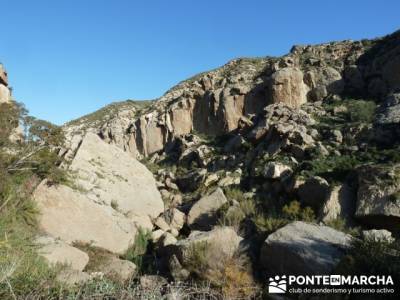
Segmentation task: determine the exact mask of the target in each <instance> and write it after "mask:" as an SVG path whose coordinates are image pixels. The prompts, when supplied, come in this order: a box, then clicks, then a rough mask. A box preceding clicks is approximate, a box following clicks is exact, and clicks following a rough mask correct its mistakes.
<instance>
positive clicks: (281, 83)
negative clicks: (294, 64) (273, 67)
mask: <svg viewBox="0 0 400 300" xmlns="http://www.w3.org/2000/svg"><path fill="white" fill-rule="evenodd" d="M271 80H272V84H271V92H272V101H273V102H274V103H284V104H286V105H288V106H291V107H300V105H302V104H303V103H306V102H307V91H308V90H307V86H306V85H305V84H304V82H303V72H302V71H301V70H299V69H298V68H289V67H288V68H283V69H281V70H278V71H276V72H275V73H274V74H273V75H272V77H271Z"/></svg>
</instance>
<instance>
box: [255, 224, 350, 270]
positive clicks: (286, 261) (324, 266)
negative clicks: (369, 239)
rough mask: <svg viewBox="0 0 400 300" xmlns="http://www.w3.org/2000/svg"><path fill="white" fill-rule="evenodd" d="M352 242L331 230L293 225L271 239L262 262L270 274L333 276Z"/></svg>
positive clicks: (264, 248)
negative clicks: (332, 273)
mask: <svg viewBox="0 0 400 300" xmlns="http://www.w3.org/2000/svg"><path fill="white" fill-rule="evenodd" d="M351 240H352V238H351V236H350V235H348V234H345V233H343V232H340V231H337V230H335V229H333V228H330V227H328V226H321V225H316V224H309V223H305V222H300V221H298V222H293V223H290V224H288V225H286V226H285V227H283V228H281V229H279V230H277V231H276V232H274V233H272V234H271V235H269V236H268V238H267V239H266V240H265V242H264V244H263V246H262V249H261V255H260V261H261V264H262V266H263V267H264V268H265V269H266V270H267V272H268V273H270V274H291V275H318V274H320V275H323V274H330V273H331V272H332V271H333V269H334V268H335V266H336V265H337V264H338V263H339V261H340V259H341V257H342V256H343V254H344V253H345V250H346V249H348V248H349V246H350V243H351Z"/></svg>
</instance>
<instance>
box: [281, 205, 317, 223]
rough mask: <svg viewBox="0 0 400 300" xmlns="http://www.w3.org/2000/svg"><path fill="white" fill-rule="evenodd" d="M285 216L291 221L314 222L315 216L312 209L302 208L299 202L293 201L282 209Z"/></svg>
mask: <svg viewBox="0 0 400 300" xmlns="http://www.w3.org/2000/svg"><path fill="white" fill-rule="evenodd" d="M282 213H283V215H284V216H285V217H286V218H287V219H289V220H291V221H296V220H300V221H305V222H314V221H315V214H314V211H313V210H312V208H311V207H308V206H307V207H305V208H302V207H301V206H300V202H299V201H296V200H294V201H291V202H290V203H289V204H286V205H284V206H283V208H282Z"/></svg>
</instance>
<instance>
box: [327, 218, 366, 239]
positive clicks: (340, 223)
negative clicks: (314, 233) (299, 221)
mask: <svg viewBox="0 0 400 300" xmlns="http://www.w3.org/2000/svg"><path fill="white" fill-rule="evenodd" d="M325 225H327V226H329V227H332V228H334V229H336V230H338V231H342V232H345V233H348V234H351V235H353V236H356V237H357V236H359V235H360V228H359V227H355V228H350V227H348V226H347V224H346V221H345V220H344V219H343V218H336V219H333V220H329V221H327V222H325Z"/></svg>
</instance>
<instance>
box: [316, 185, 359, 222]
mask: <svg viewBox="0 0 400 300" xmlns="http://www.w3.org/2000/svg"><path fill="white" fill-rule="evenodd" d="M355 205H356V195H355V193H354V191H353V190H352V189H351V188H350V187H349V186H348V185H346V184H343V185H337V186H334V187H333V188H331V190H330V191H329V194H328V197H327V199H326V200H325V203H324V205H323V206H322V209H321V219H322V221H324V222H327V221H332V220H335V219H338V218H340V219H343V220H349V219H351V218H352V217H353V215H354V212H355Z"/></svg>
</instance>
